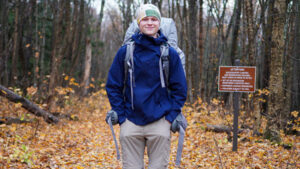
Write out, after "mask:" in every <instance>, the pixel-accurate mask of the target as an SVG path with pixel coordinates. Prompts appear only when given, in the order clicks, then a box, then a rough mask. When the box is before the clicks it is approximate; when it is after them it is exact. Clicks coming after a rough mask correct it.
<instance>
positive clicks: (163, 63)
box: [159, 43, 170, 88]
mask: <svg viewBox="0 0 300 169" xmlns="http://www.w3.org/2000/svg"><path fill="white" fill-rule="evenodd" d="M160 52H161V56H160V59H159V72H160V81H161V86H162V88H164V87H168V85H169V84H168V83H169V72H170V71H169V69H170V64H169V61H170V56H169V45H168V44H167V43H164V44H162V45H161V46H160Z"/></svg>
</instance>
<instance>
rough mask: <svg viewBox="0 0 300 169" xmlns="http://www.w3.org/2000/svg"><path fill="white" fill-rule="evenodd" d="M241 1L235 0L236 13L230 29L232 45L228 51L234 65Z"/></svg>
mask: <svg viewBox="0 0 300 169" xmlns="http://www.w3.org/2000/svg"><path fill="white" fill-rule="evenodd" d="M242 2H243V0H236V1H235V7H236V13H235V19H234V26H233V30H232V45H231V51H230V57H231V65H234V61H235V59H236V56H235V55H236V49H237V44H238V35H239V29H240V15H241V8H242Z"/></svg>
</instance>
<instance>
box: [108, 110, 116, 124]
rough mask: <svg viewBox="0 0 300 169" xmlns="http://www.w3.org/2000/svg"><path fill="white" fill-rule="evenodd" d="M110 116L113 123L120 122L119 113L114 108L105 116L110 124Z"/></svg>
mask: <svg viewBox="0 0 300 169" xmlns="http://www.w3.org/2000/svg"><path fill="white" fill-rule="evenodd" d="M109 118H110V120H111V123H112V125H116V124H118V114H117V112H115V111H114V110H110V111H109V112H107V114H106V118H105V121H106V123H107V124H108V120H109Z"/></svg>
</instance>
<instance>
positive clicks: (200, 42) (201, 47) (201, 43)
mask: <svg viewBox="0 0 300 169" xmlns="http://www.w3.org/2000/svg"><path fill="white" fill-rule="evenodd" d="M199 3H200V9H199V40H198V48H199V58H198V62H197V63H198V67H199V83H198V85H199V91H198V92H199V93H198V96H199V97H201V94H202V91H203V89H202V85H203V81H202V80H201V79H202V75H203V71H204V70H203V55H204V40H203V39H204V37H203V36H204V34H203V0H199Z"/></svg>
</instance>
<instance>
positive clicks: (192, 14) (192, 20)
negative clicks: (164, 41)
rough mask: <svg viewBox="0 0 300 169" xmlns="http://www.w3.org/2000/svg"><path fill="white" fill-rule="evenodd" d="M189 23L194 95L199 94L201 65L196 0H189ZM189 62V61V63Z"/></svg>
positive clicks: (190, 60)
mask: <svg viewBox="0 0 300 169" xmlns="http://www.w3.org/2000/svg"><path fill="white" fill-rule="evenodd" d="M188 11H189V15H188V17H189V23H188V28H189V29H188V36H189V46H191V47H189V50H190V51H189V53H190V55H189V62H190V68H189V70H190V71H191V72H190V73H189V74H190V75H191V77H190V78H191V82H192V88H193V89H194V97H196V96H197V93H198V90H199V89H198V87H199V85H198V84H199V75H200V70H199V65H198V57H197V47H196V46H197V39H196V38H195V36H196V34H195V33H196V32H197V29H196V25H197V23H196V21H197V5H196V1H195V0H189V10H188ZM188 64H189V63H188Z"/></svg>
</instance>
